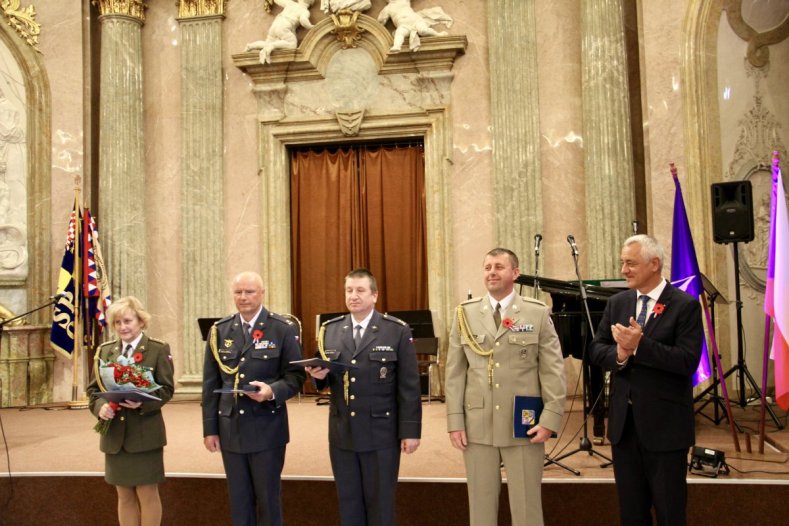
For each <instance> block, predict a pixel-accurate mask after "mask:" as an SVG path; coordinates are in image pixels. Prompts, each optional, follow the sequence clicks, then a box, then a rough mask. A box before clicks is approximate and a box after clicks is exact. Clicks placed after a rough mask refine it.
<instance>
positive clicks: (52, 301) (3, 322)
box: [0, 296, 60, 426]
mask: <svg viewBox="0 0 789 526" xmlns="http://www.w3.org/2000/svg"><path fill="white" fill-rule="evenodd" d="M59 299H60V296H54V297H52V298H51V299H50V300H49V302H48V303H45V304H43V305H41V306H40V307H36V308H35V309H31V310H29V311H27V312H25V313H22V314H17V315H16V316H14V317H13V318H8V319H7V320H2V319H0V341H2V338H3V327H5V326H6V325H8V324H9V323H11V322H12V321H16V320H18V319H20V318H24V317H25V316H27V315H29V314H33V313H34V312H37V311H40V310H41V309H46V308H47V307H49V306H51V305H54V304H55V303H57V301H58V300H59ZM2 385H3V382H2V380H1V379H0V388H2ZM2 396H3V392H2V389H0V403H2V401H3V398H2ZM1 425H2V422H0V426H1Z"/></svg>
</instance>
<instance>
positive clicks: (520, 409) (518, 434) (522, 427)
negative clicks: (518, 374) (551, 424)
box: [512, 396, 543, 438]
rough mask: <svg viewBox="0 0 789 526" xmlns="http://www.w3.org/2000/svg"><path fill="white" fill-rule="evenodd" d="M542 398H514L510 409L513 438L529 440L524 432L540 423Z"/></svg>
mask: <svg viewBox="0 0 789 526" xmlns="http://www.w3.org/2000/svg"><path fill="white" fill-rule="evenodd" d="M542 407H543V403H542V398H541V397H539V396H515V403H514V404H513V409H512V424H513V426H512V429H513V436H514V437H515V438H529V437H528V436H527V435H526V432H527V431H528V430H529V429H531V428H532V427H534V426H536V425H537V424H539V423H540V414H542Z"/></svg>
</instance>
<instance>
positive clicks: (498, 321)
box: [493, 303, 501, 329]
mask: <svg viewBox="0 0 789 526" xmlns="http://www.w3.org/2000/svg"><path fill="white" fill-rule="evenodd" d="M493 321H494V322H496V328H497V329H498V328H499V327H501V303H497V304H496V310H494V311H493Z"/></svg>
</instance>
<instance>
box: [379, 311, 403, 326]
mask: <svg viewBox="0 0 789 526" xmlns="http://www.w3.org/2000/svg"><path fill="white" fill-rule="evenodd" d="M381 317H382V318H383V319H385V320H389V321H391V322H394V323H399V324H400V325H408V324H407V323H406V322H404V321H403V320H401V319H400V318H398V317H396V316H392V315H391V314H387V313H384V314H383V315H382V316H381Z"/></svg>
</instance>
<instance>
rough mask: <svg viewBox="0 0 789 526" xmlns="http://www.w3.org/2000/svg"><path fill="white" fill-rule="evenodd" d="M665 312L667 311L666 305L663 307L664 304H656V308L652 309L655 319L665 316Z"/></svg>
mask: <svg viewBox="0 0 789 526" xmlns="http://www.w3.org/2000/svg"><path fill="white" fill-rule="evenodd" d="M664 310H666V306H665V305H663V304H662V303H655V308H653V309H652V313H653V314H654V315H655V317H657V316H660V315H661V314H663V311H664Z"/></svg>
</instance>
